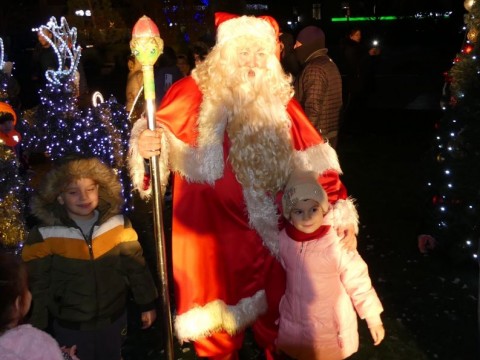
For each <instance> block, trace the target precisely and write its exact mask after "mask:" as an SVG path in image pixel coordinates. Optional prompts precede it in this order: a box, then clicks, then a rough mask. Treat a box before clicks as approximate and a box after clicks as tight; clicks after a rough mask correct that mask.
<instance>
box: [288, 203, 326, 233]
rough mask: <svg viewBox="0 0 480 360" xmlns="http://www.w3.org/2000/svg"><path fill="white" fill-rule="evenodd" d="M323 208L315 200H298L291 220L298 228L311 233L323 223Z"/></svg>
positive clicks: (291, 213) (291, 214)
mask: <svg viewBox="0 0 480 360" xmlns="http://www.w3.org/2000/svg"><path fill="white" fill-rule="evenodd" d="M323 215H324V214H323V210H322V208H321V207H320V204H319V203H318V202H317V201H315V200H311V199H309V200H301V201H298V202H297V203H296V204H295V206H294V207H293V208H292V211H291V212H290V222H291V223H292V225H293V226H295V228H296V229H297V230H300V231H302V232H304V233H306V234H311V233H313V232H315V231H316V230H318V228H319V227H320V226H321V225H322V223H323Z"/></svg>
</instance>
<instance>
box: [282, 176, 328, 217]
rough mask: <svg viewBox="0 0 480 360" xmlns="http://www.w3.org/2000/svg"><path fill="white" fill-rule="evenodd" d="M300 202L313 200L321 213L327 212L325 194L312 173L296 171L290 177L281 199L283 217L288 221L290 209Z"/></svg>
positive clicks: (316, 177) (326, 197)
mask: <svg viewBox="0 0 480 360" xmlns="http://www.w3.org/2000/svg"><path fill="white" fill-rule="evenodd" d="M302 200H315V201H317V202H318V203H319V204H320V207H321V208H322V210H323V211H327V210H328V196H327V193H326V192H325V190H324V189H323V187H322V186H321V185H320V184H319V183H318V174H317V173H315V172H313V171H301V170H297V171H294V172H293V173H292V174H291V175H290V178H289V180H288V183H287V186H285V191H284V193H283V197H282V207H283V216H285V218H287V219H289V218H290V212H291V211H292V208H293V207H294V206H295V205H296V204H297V202H299V201H302Z"/></svg>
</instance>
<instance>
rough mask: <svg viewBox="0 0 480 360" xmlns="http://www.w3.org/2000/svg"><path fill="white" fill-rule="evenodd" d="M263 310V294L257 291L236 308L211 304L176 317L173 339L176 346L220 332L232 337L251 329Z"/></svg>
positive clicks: (235, 306) (266, 306) (219, 303)
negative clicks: (250, 326) (176, 340)
mask: <svg viewBox="0 0 480 360" xmlns="http://www.w3.org/2000/svg"><path fill="white" fill-rule="evenodd" d="M267 308H268V305H267V299H266V296H265V290H259V291H258V292H257V293H256V294H254V295H253V296H252V297H249V298H244V299H242V300H240V301H239V302H238V303H237V304H236V305H227V304H225V302H223V301H222V300H215V301H212V302H210V303H208V304H205V305H204V306H197V307H194V308H192V309H191V310H189V311H187V312H186V313H183V314H181V315H178V316H176V317H175V333H176V337H177V339H178V340H179V341H180V342H184V341H195V340H197V339H199V338H202V337H207V336H209V335H211V334H212V333H214V332H218V331H221V330H224V331H225V332H227V333H228V334H230V335H234V334H236V333H238V332H239V331H242V330H243V329H245V328H246V327H248V326H249V325H251V324H252V323H253V322H254V321H255V320H256V319H257V318H258V317H259V316H260V315H262V314H264V313H265V312H266V311H267Z"/></svg>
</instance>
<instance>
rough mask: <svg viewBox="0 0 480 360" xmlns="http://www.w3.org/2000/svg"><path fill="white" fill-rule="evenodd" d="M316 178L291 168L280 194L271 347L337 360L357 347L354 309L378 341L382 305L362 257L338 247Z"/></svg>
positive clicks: (303, 359) (307, 358) (302, 359)
mask: <svg viewBox="0 0 480 360" xmlns="http://www.w3.org/2000/svg"><path fill="white" fill-rule="evenodd" d="M317 178H318V176H317V174H316V173H315V172H311V171H297V172H293V173H292V175H291V177H290V179H289V181H288V183H287V185H286V187H285V191H284V193H283V197H282V207H283V216H284V217H285V219H286V225H285V228H284V229H283V230H282V231H281V232H280V235H279V242H280V261H281V262H282V265H283V266H284V268H285V271H286V273H287V288H286V291H285V295H284V296H283V298H282V301H281V302H280V321H279V325H280V328H279V333H278V339H277V346H278V348H279V350H280V351H282V352H284V353H286V354H287V355H288V356H290V357H292V358H294V359H298V360H311V359H322V360H340V359H345V358H347V357H349V356H350V355H352V354H353V353H355V352H356V351H357V350H358V346H359V336H358V329H357V313H358V316H359V317H360V318H361V319H365V320H366V321H367V324H368V327H369V329H370V334H371V335H372V338H373V341H374V345H378V344H380V343H381V342H382V340H383V338H384V337H385V329H384V327H383V325H382V320H381V317H380V314H381V313H382V312H383V307H382V304H381V302H380V300H379V298H378V296H377V293H376V292H375V290H374V288H373V287H372V282H371V280H370V277H369V274H368V267H367V264H366V263H365V261H364V260H363V259H362V257H361V256H360V255H359V253H358V252H357V251H348V250H346V249H345V248H344V247H343V246H342V245H341V243H340V238H339V236H338V235H337V232H336V231H334V227H335V223H336V221H335V216H336V214H335V210H334V209H332V207H331V205H330V204H329V202H328V195H327V194H326V192H325V190H324V189H323V188H322V186H321V185H320V184H319V183H318V180H317Z"/></svg>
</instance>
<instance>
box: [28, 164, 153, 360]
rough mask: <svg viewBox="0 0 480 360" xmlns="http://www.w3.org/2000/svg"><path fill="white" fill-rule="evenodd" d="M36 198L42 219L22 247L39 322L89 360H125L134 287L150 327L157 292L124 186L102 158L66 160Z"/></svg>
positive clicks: (44, 181) (37, 213) (33, 206)
mask: <svg viewBox="0 0 480 360" xmlns="http://www.w3.org/2000/svg"><path fill="white" fill-rule="evenodd" d="M37 190H38V191H37V192H36V194H35V195H34V197H33V199H32V202H31V209H32V213H33V214H34V215H35V216H36V217H37V218H38V219H39V220H40V221H41V225H38V226H36V227H35V228H33V229H32V230H31V231H30V232H29V235H28V238H27V240H26V242H25V245H24V247H23V251H22V258H23V260H24V261H25V262H26V264H27V267H28V272H29V275H30V279H31V281H30V290H31V292H32V296H33V311H32V315H31V318H30V322H31V324H32V325H34V326H36V327H37V328H39V329H46V328H47V327H49V318H52V319H53V333H54V335H55V338H56V339H57V341H58V342H59V344H60V345H64V346H68V347H70V346H72V345H74V344H75V345H76V346H77V351H78V357H79V358H80V359H82V360H119V359H121V346H122V341H123V338H124V337H125V335H126V325H127V316H126V301H127V289H128V288H130V289H131V291H132V293H133V297H134V299H135V303H136V304H137V306H138V307H139V309H140V310H141V320H142V325H143V328H148V327H150V326H151V325H152V323H153V322H154V321H155V318H156V310H155V300H156V298H157V291H156V287H155V285H154V282H153V279H152V276H151V273H150V271H149V270H148V268H147V266H146V263H145V259H144V257H143V254H142V248H141V246H140V243H139V242H138V241H137V233H136V232H135V230H134V229H133V228H132V227H131V224H130V221H129V219H128V218H127V217H126V216H124V215H123V214H121V208H122V206H123V203H124V201H123V199H122V196H121V184H120V182H119V180H118V179H117V176H116V175H115V172H114V170H113V169H111V168H110V167H108V166H107V165H105V164H104V163H102V162H101V161H100V160H98V159H96V158H83V159H82V158H79V159H73V158H66V159H64V160H63V161H62V162H60V163H58V164H56V165H55V166H54V167H53V168H52V169H51V170H50V171H49V172H48V173H47V174H46V175H45V176H44V177H43V179H42V183H41V184H40V186H39V188H38V189H37Z"/></svg>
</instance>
